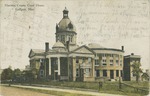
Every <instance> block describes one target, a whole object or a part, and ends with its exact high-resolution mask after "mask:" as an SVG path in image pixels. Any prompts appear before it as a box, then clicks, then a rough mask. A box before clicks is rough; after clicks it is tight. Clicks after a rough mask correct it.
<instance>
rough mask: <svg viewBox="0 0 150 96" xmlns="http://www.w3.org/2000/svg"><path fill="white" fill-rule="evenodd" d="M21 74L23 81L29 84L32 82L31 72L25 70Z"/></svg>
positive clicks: (32, 75)
mask: <svg viewBox="0 0 150 96" xmlns="http://www.w3.org/2000/svg"><path fill="white" fill-rule="evenodd" d="M23 74H24V78H25V81H27V82H31V81H33V80H34V74H33V72H32V71H31V70H25V71H23Z"/></svg>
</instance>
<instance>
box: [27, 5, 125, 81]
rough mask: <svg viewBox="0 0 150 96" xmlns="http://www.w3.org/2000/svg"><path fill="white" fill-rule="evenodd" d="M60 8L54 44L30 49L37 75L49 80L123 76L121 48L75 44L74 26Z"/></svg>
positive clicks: (64, 11)
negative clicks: (60, 17) (50, 46)
mask: <svg viewBox="0 0 150 96" xmlns="http://www.w3.org/2000/svg"><path fill="white" fill-rule="evenodd" d="M68 13H69V11H68V10H67V9H66V8H65V9H64V10H63V18H62V20H61V21H60V22H59V23H58V24H56V33H55V35H56V43H55V44H54V45H53V47H52V48H49V43H48V42H46V43H45V50H41V49H31V51H30V53H29V58H30V67H31V68H36V69H37V70H38V71H39V75H38V78H46V79H49V80H58V81H60V80H69V81H95V80H97V79H105V78H106V79H114V80H117V79H118V78H119V77H122V70H123V62H124V60H123V54H124V47H123V46H122V47H121V48H120V49H113V48H105V47H102V46H100V45H99V44H95V43H90V44H88V45H82V46H78V45H77V42H76V40H77V32H76V28H75V25H74V24H73V22H72V21H71V20H70V19H69V16H68Z"/></svg>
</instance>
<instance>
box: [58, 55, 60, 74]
mask: <svg viewBox="0 0 150 96" xmlns="http://www.w3.org/2000/svg"><path fill="white" fill-rule="evenodd" d="M58 75H60V57H58Z"/></svg>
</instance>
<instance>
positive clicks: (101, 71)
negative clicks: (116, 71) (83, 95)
mask: <svg viewBox="0 0 150 96" xmlns="http://www.w3.org/2000/svg"><path fill="white" fill-rule="evenodd" d="M100 77H103V70H101V69H100Z"/></svg>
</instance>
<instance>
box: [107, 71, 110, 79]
mask: <svg viewBox="0 0 150 96" xmlns="http://www.w3.org/2000/svg"><path fill="white" fill-rule="evenodd" d="M107 77H108V78H110V70H107Z"/></svg>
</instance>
